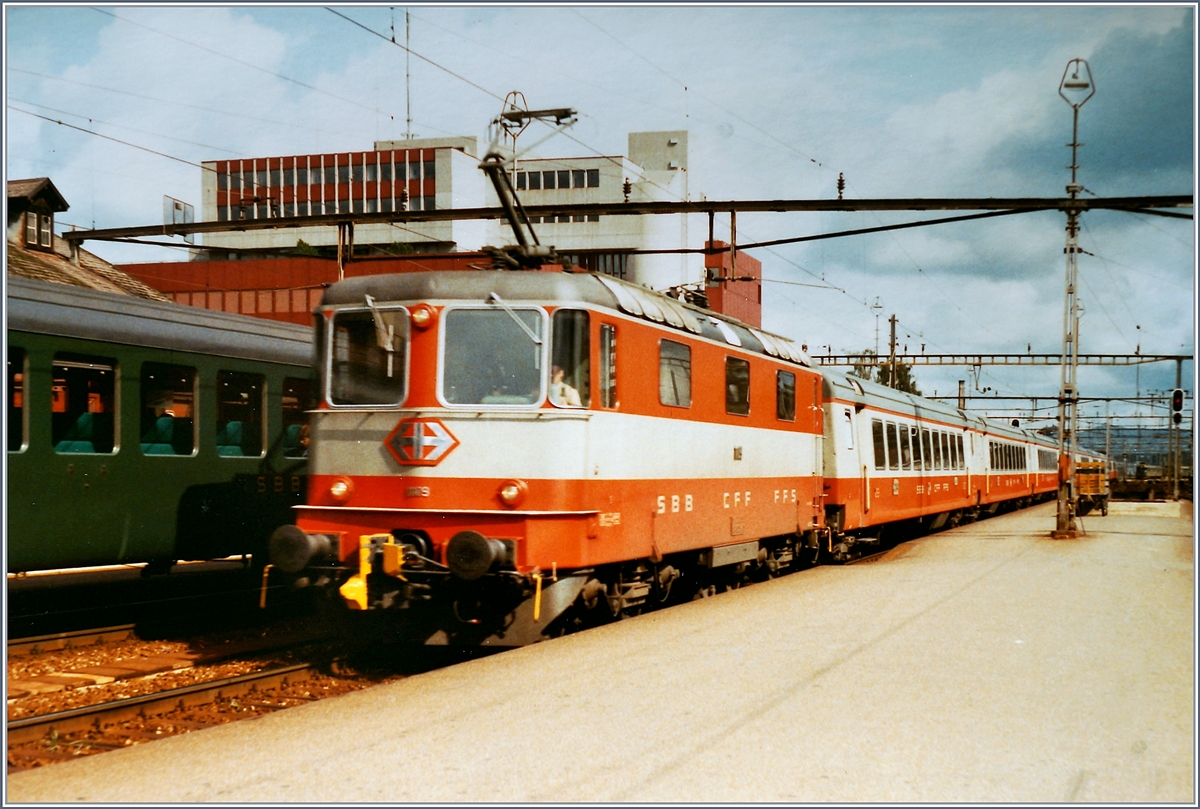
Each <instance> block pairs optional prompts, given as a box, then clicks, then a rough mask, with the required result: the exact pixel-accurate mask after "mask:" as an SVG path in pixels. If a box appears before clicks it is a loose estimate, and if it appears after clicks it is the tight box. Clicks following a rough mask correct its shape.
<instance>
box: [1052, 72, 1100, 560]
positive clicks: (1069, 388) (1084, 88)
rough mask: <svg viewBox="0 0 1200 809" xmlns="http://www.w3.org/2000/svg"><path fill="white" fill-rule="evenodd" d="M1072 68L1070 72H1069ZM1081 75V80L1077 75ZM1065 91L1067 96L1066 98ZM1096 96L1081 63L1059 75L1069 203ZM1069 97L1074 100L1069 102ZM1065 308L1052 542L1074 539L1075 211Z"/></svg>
mask: <svg viewBox="0 0 1200 809" xmlns="http://www.w3.org/2000/svg"><path fill="white" fill-rule="evenodd" d="M1072 66H1073V67H1074V71H1073V72H1072ZM1081 74H1082V75H1081ZM1068 92H1069V93H1071V95H1070V96H1069V95H1068ZM1095 92H1096V88H1095V85H1094V84H1093V83H1092V74H1091V69H1090V68H1089V67H1088V64H1087V62H1085V61H1084V60H1083V59H1072V60H1071V61H1070V62H1068V63H1067V68H1066V70H1064V71H1063V77H1062V81H1061V82H1060V83H1059V87H1058V94H1059V95H1060V96H1062V98H1063V100H1064V101H1066V102H1067V103H1068V104H1070V105H1071V109H1072V111H1073V121H1072V129H1071V143H1070V146H1071V165H1070V169H1071V182H1070V184H1069V185H1067V194H1068V196H1069V197H1070V199H1071V200H1072V201H1074V200H1077V199H1078V198H1079V192H1080V191H1082V190H1083V186H1081V185H1080V184H1079V183H1078V181H1077V175H1076V173H1077V171H1078V169H1079V108H1080V107H1082V106H1083V105H1084V103H1085V102H1086V101H1087V100H1088V99H1089V98H1091V97H1092V96H1093V95H1094V94H1095ZM1072 98H1074V99H1076V100H1072ZM1064 252H1065V253H1066V256H1067V271H1066V275H1067V278H1066V287H1067V293H1066V303H1065V306H1064V308H1063V350H1062V388H1061V390H1060V391H1059V395H1058V514H1057V520H1056V523H1055V530H1054V533H1053V536H1054V537H1057V538H1068V537H1074V536H1075V530H1076V528H1075V514H1076V503H1075V491H1074V485H1075V454H1076V435H1075V425H1076V422H1077V421H1078V418H1079V390H1078V382H1077V379H1078V373H1079V305H1078V302H1077V300H1076V297H1075V290H1076V286H1077V284H1078V275H1079V209H1078V208H1076V207H1074V206H1072V207H1070V208H1068V209H1067V245H1066V247H1065V248H1064Z"/></svg>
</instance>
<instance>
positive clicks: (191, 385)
mask: <svg viewBox="0 0 1200 809" xmlns="http://www.w3.org/2000/svg"><path fill="white" fill-rule="evenodd" d="M141 381H142V417H141V436H142V441H141V444H142V452H143V453H144V454H146V455H191V454H192V453H193V452H194V451H195V449H196V369H195V368H191V367H188V366H186V365H165V364H163V363H158V362H144V363H142V380H141Z"/></svg>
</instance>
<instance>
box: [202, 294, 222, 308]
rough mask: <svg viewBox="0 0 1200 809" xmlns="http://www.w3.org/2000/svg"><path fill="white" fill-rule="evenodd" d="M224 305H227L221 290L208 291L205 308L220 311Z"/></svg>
mask: <svg viewBox="0 0 1200 809" xmlns="http://www.w3.org/2000/svg"><path fill="white" fill-rule="evenodd" d="M224 305H225V296H224V295H223V294H222V293H220V292H210V293H208V302H207V303H206V304H205V308H207V309H215V310H216V311H218V312H219V311H221V309H222V308H223V307H224Z"/></svg>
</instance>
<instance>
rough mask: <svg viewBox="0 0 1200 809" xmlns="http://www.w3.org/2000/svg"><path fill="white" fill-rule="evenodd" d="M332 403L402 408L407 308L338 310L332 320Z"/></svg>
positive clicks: (330, 371)
mask: <svg viewBox="0 0 1200 809" xmlns="http://www.w3.org/2000/svg"><path fill="white" fill-rule="evenodd" d="M332 330H333V346H332V352H331V354H332V356H331V360H330V362H331V367H330V369H329V401H330V403H332V404H335V405H398V404H400V403H401V402H403V401H404V394H405V392H406V387H407V380H408V374H407V372H406V369H405V367H404V364H405V358H406V356H407V354H408V350H407V349H408V313H407V312H405V311H404V310H402V309H380V308H378V307H376V306H372V307H371V308H370V309H369V310H367V311H362V310H358V311H346V312H337V313H336V314H334V316H333V325H332Z"/></svg>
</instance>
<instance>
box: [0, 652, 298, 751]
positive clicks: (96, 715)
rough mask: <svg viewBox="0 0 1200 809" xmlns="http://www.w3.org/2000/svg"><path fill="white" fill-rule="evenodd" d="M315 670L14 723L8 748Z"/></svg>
mask: <svg viewBox="0 0 1200 809" xmlns="http://www.w3.org/2000/svg"><path fill="white" fill-rule="evenodd" d="M313 670H314V666H313V664H311V663H299V664H296V665H293V666H286V667H284V668H279V669H271V670H268V671H260V672H255V673H253V674H242V675H239V676H237V677H228V678H224V679H221V680H213V681H211V682H207V683H196V684H194V685H189V686H184V687H183V688H173V689H171V690H170V691H163V692H160V693H158V694H142V695H140V696H136V697H129V698H126V699H121V700H114V701H113V702H103V703H100V704H99V705H88V706H86V707H83V708H73V709H71V710H68V711H59V712H57V713H52V714H45V715H43V716H30V717H26V718H25V719H14V720H13V721H11V722H9V723H8V743H9V745H13V744H21V743H23V742H32V741H37V740H38V739H42V738H44V737H45V736H46V734H48V733H51V732H56V733H57V734H58V735H59V736H60V737H61V736H64V735H66V734H68V733H75V732H78V731H83V730H94V729H101V728H103V727H105V726H106V725H112V724H115V723H117V722H122V721H125V720H127V719H133V718H136V717H144V716H148V715H153V714H156V713H166V712H167V711H173V710H176V709H187V708H194V707H197V706H200V705H207V704H208V703H210V702H213V701H215V700H217V699H220V698H222V697H236V696H241V695H243V694H246V693H249V692H251V691H257V690H260V689H263V688H269V687H272V686H276V685H285V686H286V685H290V684H291V683H292V682H294V681H295V680H304V679H308V677H309V676H311V674H312V672H313Z"/></svg>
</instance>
